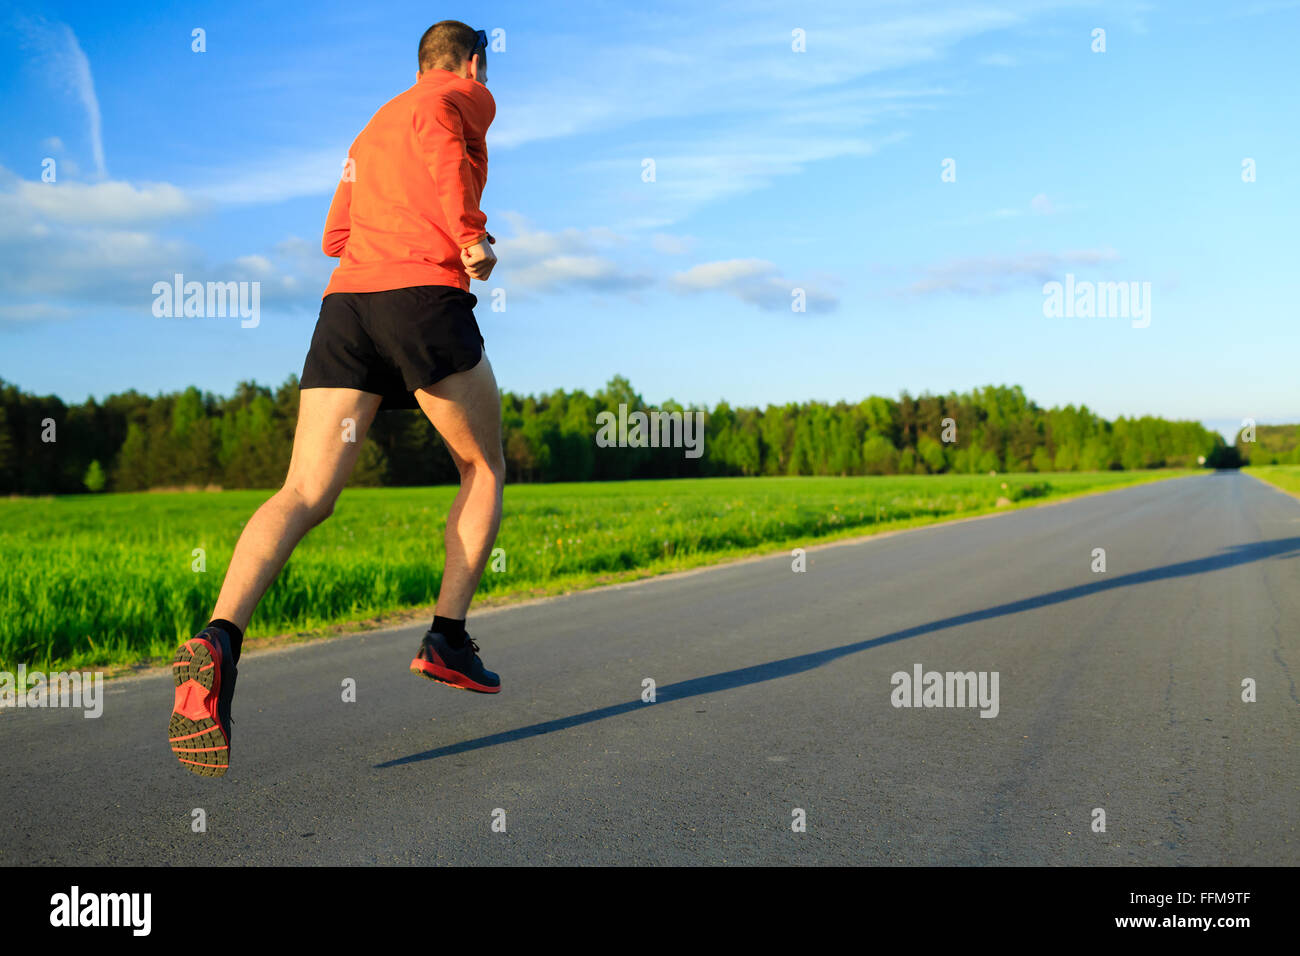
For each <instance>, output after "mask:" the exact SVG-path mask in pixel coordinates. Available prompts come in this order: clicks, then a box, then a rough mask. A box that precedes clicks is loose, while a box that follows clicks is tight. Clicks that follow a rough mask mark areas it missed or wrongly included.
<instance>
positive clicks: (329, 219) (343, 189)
mask: <svg viewBox="0 0 1300 956" xmlns="http://www.w3.org/2000/svg"><path fill="white" fill-rule="evenodd" d="M351 209H352V180H351V178H348V177H345V178H342V179H340V180H339V185H338V188H337V189H335V190H334V201H333V202H331V203H330V211H329V215H328V216H326V217H325V235H324V236H323V237H322V238H321V243H320V247H321V251H322V252H324V253H325V255H327V256H335V257H338V256H341V255H343V249H344V247H346V246H347V244H348V235H349V234H350V233H351V232H352V215H351Z"/></svg>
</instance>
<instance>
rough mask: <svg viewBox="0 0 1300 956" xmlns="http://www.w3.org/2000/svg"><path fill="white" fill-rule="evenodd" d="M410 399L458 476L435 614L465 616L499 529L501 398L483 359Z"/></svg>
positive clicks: (502, 478) (502, 484) (502, 475)
mask: <svg viewBox="0 0 1300 956" xmlns="http://www.w3.org/2000/svg"><path fill="white" fill-rule="evenodd" d="M415 399H416V401H417V402H419V404H420V408H421V409H423V410H424V414H425V415H427V416H428V417H429V421H431V422H432V423H433V427H434V428H436V429H438V433H439V434H440V435H441V436H442V440H443V441H444V442H445V443H446V445H447V450H448V451H450V452H451V457H452V460H453V461H455V462H456V467H457V468H458V469H459V470H460V491H459V492H458V493H457V495H456V500H455V501H453V502H452V505H451V512H450V513H449V514H448V515H447V532H446V547H447V559H446V566H445V568H444V570H443V574H442V587H441V588H440V589H439V592H438V605H437V611H438V614H439V615H441V616H442V617H449V618H454V619H461V618H464V617H465V614H466V612H467V611H468V610H469V603H470V601H471V600H472V599H473V597H474V590H475V589H476V588H477V587H478V582H479V579H480V578H481V577H482V576H483V569H484V567H486V565H487V561H488V558H489V557H490V556H491V554H492V544H493V542H495V541H496V537H497V529H498V528H499V527H500V526H501V492H502V489H503V488H504V487H505V473H506V462H505V455H504V454H503V453H502V451H501V393H500V392H498V391H497V380H496V377H495V376H494V375H493V374H492V366H491V364H489V362H488V358H487V355H486V354H485V355H484V356H483V359H482V361H480V362H479V363H478V365H476V366H474V367H473V368H472V369H470V370H469V371H468V372H457V373H456V374H455V375H449V376H448V377H447V378H444V379H443V380H442V381H441V382H438V383H436V384H434V385H431V386H429V387H428V388H422V389H420V390H419V391H417V392H416V393H415Z"/></svg>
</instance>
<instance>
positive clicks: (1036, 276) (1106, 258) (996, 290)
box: [900, 248, 1120, 296]
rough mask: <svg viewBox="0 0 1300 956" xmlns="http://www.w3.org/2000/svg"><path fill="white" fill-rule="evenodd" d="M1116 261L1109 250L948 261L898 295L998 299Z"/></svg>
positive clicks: (1038, 253)
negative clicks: (1019, 288)
mask: <svg viewBox="0 0 1300 956" xmlns="http://www.w3.org/2000/svg"><path fill="white" fill-rule="evenodd" d="M1119 261H1120V255H1119V253H1117V252H1116V251H1115V250H1114V249H1110V248H1103V249H1079V250H1074V251H1070V252H1062V253H1052V252H1033V253H1025V254H1022V255H1015V256H979V257H971V258H964V259H951V260H949V261H947V262H942V263H939V264H937V265H932V266H929V267H927V268H926V269H925V270H924V271H925V277H924V278H922V279H918V280H917V281H915V282H913V283H912V284H911V285H909V286H907V287H906V288H905V289H902V290H900V291H901V293H902V294H904V295H913V296H925V295H934V294H936V293H948V294H958V295H969V296H991V295H1000V294H1002V293H1004V292H1006V291H1008V290H1010V289H1012V288H1014V287H1017V286H1028V285H1031V284H1040V283H1043V282H1050V281H1053V280H1060V279H1061V278H1062V276H1063V275H1064V273H1065V271H1066V270H1068V269H1070V268H1073V267H1077V266H1099V265H1106V264H1109V263H1113V262H1119Z"/></svg>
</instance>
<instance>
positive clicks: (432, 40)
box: [420, 20, 487, 73]
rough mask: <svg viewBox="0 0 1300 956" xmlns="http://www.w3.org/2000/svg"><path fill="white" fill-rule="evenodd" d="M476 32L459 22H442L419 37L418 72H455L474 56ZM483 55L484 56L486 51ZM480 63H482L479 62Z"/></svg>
mask: <svg viewBox="0 0 1300 956" xmlns="http://www.w3.org/2000/svg"><path fill="white" fill-rule="evenodd" d="M477 46H478V32H477V31H476V30H475V29H474V28H473V27H470V26H468V25H467V24H464V23H461V22H460V21H459V20H442V21H440V22H438V23H435V24H434V25H433V26H431V27H429V29H427V30H425V31H424V36H422V37H420V72H421V73H423V72H424V71H425V70H453V71H454V70H455V69H457V68H458V67H459V66H460V65H461V64H462V63H464V62H465V61H466V60H468V59H469V58H470V57H471V56H473V55H474V49H475V48H476V47H477ZM483 53H484V54H485V55H486V53H487V51H486V50H484V51H483ZM480 62H482V61H480Z"/></svg>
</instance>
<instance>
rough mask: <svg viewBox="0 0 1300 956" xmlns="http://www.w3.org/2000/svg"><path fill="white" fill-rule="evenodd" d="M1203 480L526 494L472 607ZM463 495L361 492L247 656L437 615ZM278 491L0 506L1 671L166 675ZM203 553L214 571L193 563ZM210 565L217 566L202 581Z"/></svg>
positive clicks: (662, 487)
mask: <svg viewBox="0 0 1300 956" xmlns="http://www.w3.org/2000/svg"><path fill="white" fill-rule="evenodd" d="M1192 474H1203V472H1199V471H1191V472H1188V471H1153V472H1099V473H1082V474H1081V473H1062V474H1050V473H1049V474H1028V475H994V476H989V475H981V476H949V475H938V476H907V477H880V478H749V479H699V480H692V481H643V482H618V483H590V484H573V485H534V486H514V487H511V488H508V489H507V496H506V517H505V521H504V522H503V528H502V534H501V536H500V538H499V540H498V545H499V546H500V547H501V548H502V552H501V554H500V556H499V557H500V563H501V565H502V567H501V569H499V570H495V571H494V570H493V568H492V566H489V570H488V572H487V574H485V576H484V580H483V584H482V585H481V586H480V591H479V597H478V599H477V600H476V607H479V608H482V607H492V606H501V605H505V604H514V603H518V602H520V601H525V600H529V599H535V598H540V597H546V596H550V595H555V594H562V593H566V592H570V591H577V590H583V589H586V588H591V587H599V586H602V585H607V584H614V583H622V582H627V581H634V580H637V579H640V578H646V577H652V576H655V575H660V574H665V573H670V572H674V571H683V570H688V569H692V568H698V567H702V566H705V565H712V564H718V563H722V562H726V561H731V560H736V559H740V558H746V557H752V556H755V555H761V554H769V553H773V552H778V551H783V550H789V549H790V548H793V547H811V546H815V545H818V544H825V543H829V542H833V541H842V540H845V539H850V538H859V537H865V536H870V535H873V534H877V533H882V532H891V531H897V530H902V529H906V528H914V527H919V526H922V525H929V524H935V523H939V522H943V521H950V520H954V519H958V518H968V517H975V516H979V515H985V514H990V513H994V512H998V511H1005V510H1009V509H1014V508H1020V507H1032V506H1035V505H1038V504H1044V503H1055V502H1058V501H1065V500H1069V499H1071V498H1076V497H1080V496H1082V495H1087V494H1095V493H1099V492H1104V491H1109V490H1113V489H1116V488H1121V487H1129V486H1132V485H1135V484H1141V483H1145V482H1149V481H1159V480H1164V479H1169V478H1175V477H1183V476H1186V475H1192ZM454 493H455V489H453V488H393V489H355V490H349V491H348V492H346V493H345V494H344V496H343V498H342V499H341V500H340V502H339V506H338V508H337V509H336V513H335V516H334V518H332V519H331V521H329V522H327V523H326V524H325V525H322V526H321V527H320V528H319V529H317V530H316V531H314V532H313V533H312V534H311V535H309V536H308V538H307V539H306V540H304V542H303V544H302V545H301V546H300V548H299V549H298V551H297V552H296V553H295V555H294V558H293V559H292V560H291V561H290V564H289V566H288V567H287V568H286V570H285V573H284V574H283V575H282V576H281V578H280V580H278V581H277V582H276V584H275V585H274V586H273V587H272V589H271V591H270V592H268V594H267V597H266V599H265V600H264V602H263V605H262V607H261V608H259V611H258V617H257V619H256V620H255V622H254V627H253V628H252V629H251V633H250V635H249V641H248V644H247V646H248V647H249V648H250V649H251V648H257V647H267V646H273V645H277V644H284V643H289V642H293V641H300V640H308V639H313V638H317V637H321V636H329V635H333V634H341V633H351V632H355V631H359V630H364V629H370V628H374V627H377V626H382V625H390V624H397V623H402V622H405V621H408V620H417V619H421V618H426V617H428V616H429V615H430V613H431V606H432V604H433V600H434V597H435V596H436V594H437V587H438V584H439V583H440V581H441V570H442V569H441V551H442V548H441V536H442V531H443V516H444V515H445V513H446V508H447V505H448V504H449V503H450V500H451V498H452V496H453V495H454ZM267 494H268V493H267V492H223V493H220V494H159V495H149V494H145V495H111V496H98V497H97V496H89V495H87V496H77V497H75V498H59V499H36V500H25V501H3V502H0V550H3V552H4V554H5V556H6V561H5V564H4V566H3V568H0V593H3V595H4V597H3V599H0V610H3V612H4V613H3V614H0V670H11V671H12V670H13V669H15V667H16V665H17V663H18V662H20V661H23V662H26V663H27V664H28V666H29V668H32V669H40V670H45V671H56V670H67V669H78V670H85V669H91V668H93V669H101V670H105V671H106V672H107V673H109V674H110V675H112V674H120V673H124V672H130V671H132V670H135V669H138V668H140V667H142V666H149V665H151V664H157V663H165V662H166V661H168V660H170V655H171V652H172V650H173V649H174V647H175V645H176V644H177V643H179V642H180V640H182V639H183V638H184V637H186V636H189V635H190V634H192V633H193V632H194V631H195V630H196V629H197V628H198V627H201V626H202V624H203V623H204V621H205V620H206V612H207V611H208V610H209V609H210V607H211V604H212V602H213V600H214V599H215V596H216V590H217V589H218V588H219V586H220V576H221V573H222V572H223V571H224V569H225V567H226V564H227V562H228V561H229V557H230V551H231V550H232V549H233V546H234V541H235V539H236V538H237V536H238V531H239V528H240V527H241V526H242V524H243V522H244V521H246V520H247V517H248V515H249V514H251V512H252V511H253V510H254V509H255V508H256V507H257V505H258V504H260V502H261V501H262V500H264V499H265V497H266V495H267ZM200 552H201V553H202V560H201V561H200V558H199V557H197V556H196V555H197V554H198V553H200ZM200 563H202V565H203V569H202V570H200V569H199V566H198V565H199V564H200Z"/></svg>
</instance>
